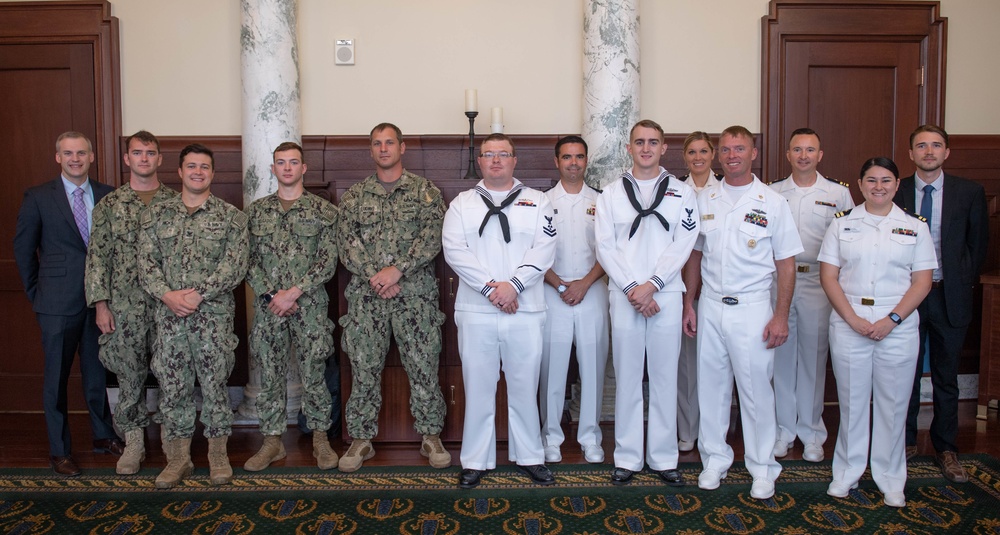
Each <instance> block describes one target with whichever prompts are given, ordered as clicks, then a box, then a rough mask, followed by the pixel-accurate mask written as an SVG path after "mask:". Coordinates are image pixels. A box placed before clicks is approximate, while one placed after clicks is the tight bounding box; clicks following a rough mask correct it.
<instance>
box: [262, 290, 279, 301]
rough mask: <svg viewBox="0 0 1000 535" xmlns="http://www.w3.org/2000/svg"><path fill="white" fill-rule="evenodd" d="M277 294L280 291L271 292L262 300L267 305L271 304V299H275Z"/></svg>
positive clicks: (263, 296)
mask: <svg viewBox="0 0 1000 535" xmlns="http://www.w3.org/2000/svg"><path fill="white" fill-rule="evenodd" d="M277 293H278V290H271V291H270V292H267V293H266V294H264V295H262V296H260V298H261V299H262V300H263V301H264V302H265V303H270V302H271V299H274V296H275V295H277Z"/></svg>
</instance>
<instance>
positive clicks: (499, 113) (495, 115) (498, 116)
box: [490, 108, 503, 125]
mask: <svg viewBox="0 0 1000 535" xmlns="http://www.w3.org/2000/svg"><path fill="white" fill-rule="evenodd" d="M490 117H492V121H491V122H492V123H493V124H494V125H498V124H499V125H502V124H503V108H493V109H492V110H490Z"/></svg>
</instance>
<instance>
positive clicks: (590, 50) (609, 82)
mask: <svg viewBox="0 0 1000 535" xmlns="http://www.w3.org/2000/svg"><path fill="white" fill-rule="evenodd" d="M638 120H639V2H638V0H587V1H586V2H584V14H583V129H582V135H583V138H584V139H585V140H587V145H588V147H589V148H590V158H588V160H589V162H588V164H587V183H588V184H590V185H591V186H594V187H597V188H600V187H602V186H604V185H605V184H608V183H609V182H612V181H613V180H615V179H616V178H618V177H619V176H620V175H621V172H622V170H623V169H625V168H626V167H629V166H630V165H631V160H630V159H629V156H628V152H627V151H626V149H625V147H626V146H627V145H628V140H629V129H630V128H631V127H632V125H633V124H635V122H636V121H638Z"/></svg>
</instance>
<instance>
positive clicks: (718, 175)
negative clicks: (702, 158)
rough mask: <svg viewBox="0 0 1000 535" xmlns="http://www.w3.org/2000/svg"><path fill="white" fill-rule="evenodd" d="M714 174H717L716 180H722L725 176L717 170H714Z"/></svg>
mask: <svg viewBox="0 0 1000 535" xmlns="http://www.w3.org/2000/svg"><path fill="white" fill-rule="evenodd" d="M713 174H714V175H715V179H716V180H719V181H721V180H722V179H723V178H725V177H724V176H722V175H720V174H719V173H716V172H714V171H713Z"/></svg>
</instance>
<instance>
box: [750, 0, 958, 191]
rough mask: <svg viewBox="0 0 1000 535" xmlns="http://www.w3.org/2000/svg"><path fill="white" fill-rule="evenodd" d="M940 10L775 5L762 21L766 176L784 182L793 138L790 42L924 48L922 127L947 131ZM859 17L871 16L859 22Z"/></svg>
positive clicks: (809, 0)
mask: <svg viewBox="0 0 1000 535" xmlns="http://www.w3.org/2000/svg"><path fill="white" fill-rule="evenodd" d="M940 10H941V6H940V2H937V1H927V2H925V1H881V2H871V1H866V0H821V1H816V0H771V2H770V4H769V9H768V14H767V15H765V16H764V17H762V18H761V121H760V124H761V138H762V142H763V147H762V150H761V153H762V155H763V156H762V164H761V165H762V168H763V173H764V175H763V176H765V177H777V176H778V168H779V165H780V162H781V161H782V159H783V157H784V147H785V137H786V135H787V134H790V132H782V131H781V125H782V124H783V118H784V114H785V100H786V97H785V95H784V94H783V93H782V91H781V88H782V86H783V82H784V80H785V76H786V74H787V73H786V70H785V64H784V62H783V61H782V58H783V57H784V54H785V45H786V43H788V42H790V41H799V42H802V41H816V42H837V41H857V40H859V38H862V37H863V38H866V40H871V41H878V42H906V43H913V42H919V43H920V55H921V58H920V62H921V64H922V65H923V66H924V68H923V85H922V86H921V88H920V96H919V102H920V111H919V113H920V123H921V124H924V123H933V124H938V125H943V124H944V88H945V57H946V39H947V30H948V19H947V18H945V17H941V15H940ZM859 11H863V12H865V16H864V17H859V16H858V12H859ZM914 75H915V76H918V74H917V73H914ZM907 134H909V133H908V132H907ZM900 135H901V134H900Z"/></svg>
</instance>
